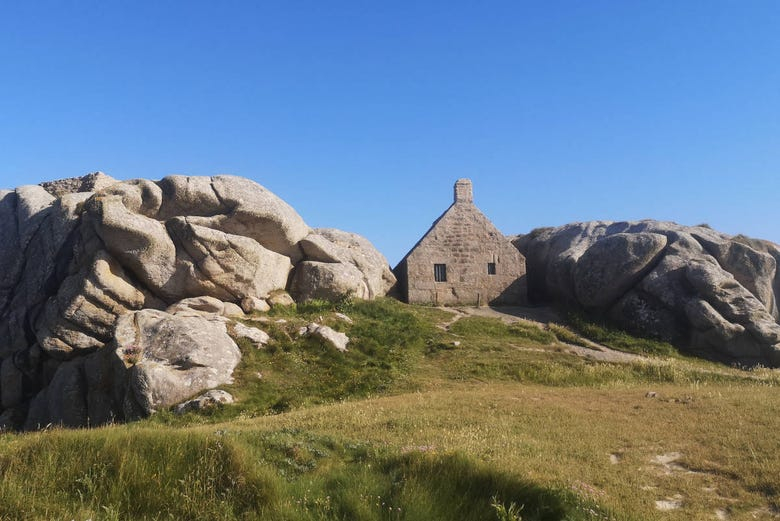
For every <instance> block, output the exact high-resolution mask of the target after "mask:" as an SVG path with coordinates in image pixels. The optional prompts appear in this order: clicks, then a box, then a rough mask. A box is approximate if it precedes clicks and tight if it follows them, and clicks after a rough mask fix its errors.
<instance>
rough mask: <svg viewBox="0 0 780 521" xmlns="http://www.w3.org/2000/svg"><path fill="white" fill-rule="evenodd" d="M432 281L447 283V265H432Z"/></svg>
mask: <svg viewBox="0 0 780 521" xmlns="http://www.w3.org/2000/svg"><path fill="white" fill-rule="evenodd" d="M433 280H435V281H436V282H447V265H446V264H434V265H433Z"/></svg>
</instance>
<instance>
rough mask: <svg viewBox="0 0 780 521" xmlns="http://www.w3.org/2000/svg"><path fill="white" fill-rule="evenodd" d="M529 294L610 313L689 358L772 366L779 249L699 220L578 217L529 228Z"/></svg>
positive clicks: (778, 347) (779, 346) (779, 347)
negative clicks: (579, 219)
mask: <svg viewBox="0 0 780 521" xmlns="http://www.w3.org/2000/svg"><path fill="white" fill-rule="evenodd" d="M514 244H515V246H517V248H518V249H519V250H520V251H521V252H522V253H523V254H524V255H525V257H526V262H527V270H528V291H529V297H530V298H531V299H532V300H534V301H536V302H545V301H546V302H557V303H560V304H563V305H565V306H569V307H573V308H577V309H582V310H584V311H586V312H587V313H589V314H591V315H593V316H600V317H605V318H608V319H610V320H611V321H612V322H614V323H617V324H618V325H620V326H621V327H623V328H626V329H628V330H633V331H636V332H639V333H643V334H646V335H652V336H655V337H659V338H661V339H664V340H667V341H670V342H673V343H675V344H677V345H679V346H681V347H683V348H686V349H689V350H691V351H693V352H695V353H697V354H700V355H703V356H707V357H710V358H715V359H719V360H723V361H729V362H735V363H739V364H745V365H755V364H762V365H769V366H773V367H778V366H780V325H778V322H777V320H778V317H780V314H779V312H778V306H777V299H778V297H780V271H778V269H777V265H778V261H780V246H778V245H776V244H773V243H771V242H768V241H760V240H756V239H748V238H745V237H742V236H736V237H731V236H728V235H725V234H722V233H719V232H716V231H714V230H712V229H711V228H709V227H707V226H693V227H688V226H681V225H678V224H675V223H668V222H657V221H649V220H648V221H638V222H602V221H598V222H587V223H574V224H568V225H565V226H561V227H558V228H543V229H538V230H534V231H533V232H531V233H529V234H528V235H524V236H519V237H518V238H517V239H515V241H514Z"/></svg>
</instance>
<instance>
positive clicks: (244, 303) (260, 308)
mask: <svg viewBox="0 0 780 521" xmlns="http://www.w3.org/2000/svg"><path fill="white" fill-rule="evenodd" d="M270 309H271V306H270V305H268V302H266V301H265V300H263V299H261V298H257V297H253V296H249V297H244V298H243V299H241V310H242V311H243V312H244V313H246V314H249V313H255V312H257V313H265V312H266V311H269V310H270Z"/></svg>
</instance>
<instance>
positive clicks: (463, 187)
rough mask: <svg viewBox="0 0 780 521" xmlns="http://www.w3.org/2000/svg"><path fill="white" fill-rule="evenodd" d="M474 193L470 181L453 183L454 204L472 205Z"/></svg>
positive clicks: (463, 180)
mask: <svg viewBox="0 0 780 521" xmlns="http://www.w3.org/2000/svg"><path fill="white" fill-rule="evenodd" d="M473 202H474V192H473V190H472V188H471V179H465V178H464V179H458V180H457V181H455V203H473Z"/></svg>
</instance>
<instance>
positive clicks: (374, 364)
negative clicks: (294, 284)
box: [0, 300, 780, 521]
mask: <svg viewBox="0 0 780 521" xmlns="http://www.w3.org/2000/svg"><path fill="white" fill-rule="evenodd" d="M279 309H283V308H277V311H275V312H274V314H271V315H263V316H255V317H253V319H254V320H253V321H249V322H254V323H257V322H259V321H261V320H262V321H264V322H263V323H264V324H265V327H266V329H268V332H269V334H270V335H271V337H272V339H273V340H272V342H271V343H270V344H269V347H267V348H265V349H261V350H257V349H255V348H254V347H253V346H251V345H248V344H246V345H245V344H242V345H241V349H242V351H243V358H242V362H241V364H240V365H239V367H238V369H237V373H236V382H235V384H233V386H232V387H226V389H228V390H230V391H231V392H232V393H234V394H235V395H236V396H237V398H239V400H238V403H236V404H234V405H229V406H223V407H222V408H219V409H215V410H212V411H211V412H209V413H206V414H204V415H195V414H188V415H184V416H175V415H173V414H171V413H161V414H159V415H157V416H155V417H153V418H152V419H150V420H146V421H143V422H139V423H136V424H132V425H117V426H109V427H103V428H99V429H94V430H80V431H78V430H77V431H65V430H55V431H49V432H42V433H34V434H26V435H8V434H7V435H4V436H3V437H2V438H0V479H2V483H1V486H0V519H170V518H175V519H290V520H293V519H296V520H297V519H361V520H362V519H382V520H391V519H392V520H395V519H405V520H414V519H420V520H422V519H428V520H429V519H475V520H476V519H480V520H482V519H523V520H526V521H527V520H534V519H540V520H541V519H544V520H555V519H571V520H580V519H582V520H585V519H636V520H640V519H641V520H645V519H774V518H776V517H777V515H778V512H779V511H780V504H778V500H777V492H778V490H780V477H778V473H777V469H778V468H780V455H778V451H777V435H776V433H777V432H778V430H779V428H780V415H779V414H778V412H780V395H778V393H777V387H778V384H780V375H778V372H777V371H771V370H763V369H762V370H754V371H751V372H745V371H740V370H736V369H731V368H727V367H723V366H721V365H715V364H710V363H708V362H703V361H701V360H697V359H687V358H684V357H680V356H679V355H676V354H674V351H673V350H667V347H668V346H664V345H663V344H660V343H658V342H653V341H645V340H642V339H636V338H633V337H630V336H628V335H625V334H622V333H620V332H616V331H609V330H605V329H603V328H601V327H599V326H597V325H595V324H589V323H586V322H583V321H581V320H575V321H574V322H572V323H570V325H571V328H566V327H564V326H563V325H561V324H555V323H551V324H543V323H538V322H531V321H526V320H522V319H512V320H511V321H510V322H511V323H506V321H502V320H501V319H500V318H494V317H482V316H469V313H470V312H469V310H464V311H463V312H461V313H462V314H458V315H453V313H452V312H451V311H448V310H438V309H434V308H425V307H414V306H406V305H403V304H400V303H397V302H395V301H392V300H380V301H377V302H355V303H352V302H342V303H340V304H336V305H333V304H325V303H318V302H313V303H310V304H307V305H299V306H298V307H297V309H295V308H288V309H287V310H285V311H279ZM338 311H342V312H344V313H346V315H348V316H349V317H350V319H351V320H352V321H353V323H351V324H350V323H349V322H347V321H346V320H345V319H343V318H341V317H340V316H338V315H337V314H336V313H337V312H338ZM537 311H538V310H537ZM551 316H552V317H554V315H551ZM312 320H316V321H319V322H322V323H326V324H330V325H331V326H332V327H334V328H336V329H340V330H342V331H344V332H346V333H347V334H348V335H349V336H350V338H351V342H350V344H349V351H348V352H346V353H338V352H336V351H333V350H330V349H327V348H325V347H324V346H322V345H320V344H317V343H315V342H313V341H312V340H311V339H305V338H300V337H298V336H297V334H296V330H297V328H298V327H300V325H301V324H306V323H308V322H310V321H312ZM574 329H577V330H580V331H586V332H588V333H589V335H590V336H591V337H592V339H591V340H587V339H584V338H582V337H581V336H580V335H579V334H577V333H575V332H574ZM593 340H597V341H598V344H603V343H608V344H610V345H609V347H612V348H616V347H617V348H621V349H623V350H625V349H633V350H636V351H642V354H641V357H626V358H625V359H623V360H622V361H620V362H609V361H602V360H596V359H591V358H588V357H586V356H582V355H583V354H587V351H586V350H587V349H593V348H595V349H600V348H599V347H598V346H597V345H594V344H593ZM574 344H581V346H580V348H581V349H579V350H574V349H572V347H571V346H572V345H574ZM595 352H604V351H594V353H595ZM659 352H660V353H665V354H660V355H659V354H658V353H659ZM258 373H259V374H258ZM276 413H278V414H276Z"/></svg>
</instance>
